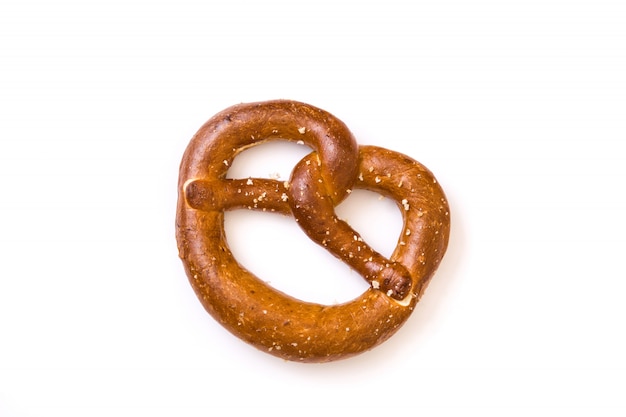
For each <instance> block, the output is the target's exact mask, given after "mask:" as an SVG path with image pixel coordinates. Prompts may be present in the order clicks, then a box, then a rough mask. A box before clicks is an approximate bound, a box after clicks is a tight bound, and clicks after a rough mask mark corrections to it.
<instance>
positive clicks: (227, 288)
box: [176, 100, 450, 362]
mask: <svg viewBox="0 0 626 417" xmlns="http://www.w3.org/2000/svg"><path fill="white" fill-rule="evenodd" d="M278 139H282V140H288V141H294V142H298V143H300V144H302V143H304V144H307V145H308V146H310V147H311V148H312V149H313V152H311V153H310V154H308V155H307V156H305V157H304V158H303V159H302V160H301V161H300V162H299V163H298V164H297V165H296V166H295V168H294V170H293V172H292V174H291V178H290V180H289V181H285V182H282V181H278V180H274V179H266V178H247V179H227V178H226V174H227V172H228V169H229V167H230V166H231V165H232V162H233V159H234V158H235V157H236V156H237V154H239V153H240V152H241V151H243V150H244V149H247V148H249V147H251V146H255V145H258V144H260V143H264V142H267V141H271V140H278ZM354 188H362V189H368V190H372V191H375V192H377V193H379V194H381V195H383V196H386V197H389V198H391V199H393V200H395V201H396V202H397V204H398V206H399V208H400V209H401V212H402V215H403V221H404V225H403V229H402V232H401V235H400V237H399V239H398V245H397V246H396V248H395V250H394V252H393V254H392V256H391V258H390V259H387V258H385V257H384V256H382V255H381V254H379V253H377V252H376V251H375V250H373V249H372V248H371V247H370V246H368V245H367V244H366V243H365V242H364V241H363V239H362V238H361V237H360V235H359V234H358V233H357V232H356V231H354V230H353V229H352V228H351V227H350V226H349V225H348V224H347V223H346V222H344V221H343V220H341V219H339V218H338V217H337V215H336V214H335V211H334V208H335V206H336V205H337V204H339V203H340V202H341V201H342V200H343V199H344V198H345V197H346V196H347V195H348V194H349V193H350V192H351V190H352V189H354ZM178 189H179V198H178V207H177V215H176V237H177V241H178V250H179V255H180V257H181V259H182V261H183V264H184V266H185V270H186V272H187V275H188V277H189V281H190V282H191V285H192V287H193V289H194V291H195V292H196V294H197V296H198V298H199V299H200V301H201V302H202V304H203V306H204V308H205V309H206V310H207V311H208V312H209V313H210V314H211V315H212V316H213V317H214V318H215V319H216V320H217V321H219V322H220V323H221V324H222V325H223V326H224V327H225V328H226V329H228V330H229V331H230V332H232V333H233V334H235V335H236V336H238V337H240V338H241V339H243V340H245V341H246V342H248V343H250V344H252V345H253V346H255V347H257V348H259V349H261V350H263V351H266V352H269V353H270V354H272V355H276V356H279V357H281V358H284V359H288V360H294V361H303V362H326V361H331V360H335V359H340V358H346V357H349V356H352V355H355V354H357V353H360V352H363V351H366V350H369V349H371V348H372V347H374V346H376V345H378V344H380V343H382V342H383V341H385V340H386V339H388V338H389V337H390V336H391V335H392V334H394V333H395V332H396V330H397V329H398V328H399V327H400V326H401V325H402V324H403V323H404V322H405V320H406V319H407V318H408V317H409V315H410V314H411V312H412V311H413V308H414V306H415V304H416V303H417V301H418V300H419V298H420V297H421V295H422V294H423V292H424V290H425V288H426V286H427V284H428V282H429V281H430V279H431V277H432V276H433V274H434V273H435V270H436V269H437V267H438V265H439V262H440V261H441V259H442V257H443V255H444V253H445V251H446V248H447V244H448V236H449V231H450V216H449V208H448V203H447V201H446V197H445V195H444V193H443V190H442V189H441V187H440V186H439V184H438V183H437V181H436V180H435V178H434V177H433V175H432V174H431V172H430V171H428V170H427V169H426V168H425V167H424V166H423V165H421V164H420V163H418V162H416V161H414V160H413V159H411V158H409V157H408V156H405V155H402V154H400V153H397V152H393V151H390V150H386V149H382V148H378V147H374V146H361V147H359V146H357V144H356V141H355V139H354V138H353V136H352V134H351V133H350V131H349V130H348V128H347V127H346V126H345V125H344V124H343V123H342V122H341V121H340V120H338V119H337V118H336V117H334V116H333V115H331V114H330V113H328V112H326V111H324V110H321V109H318V108H315V107H313V106H310V105H308V104H304V103H299V102H294V101H284V100H279V101H268V102H261V103H252V104H240V105H236V106H233V107H230V108H228V109H226V110H224V111H222V112H220V113H218V114H216V115H215V116H213V117H212V118H211V119H210V120H209V121H208V122H207V123H206V124H204V126H202V127H201V128H200V130H199V131H198V133H196V135H195V136H194V137H193V138H192V140H191V142H190V143H189V146H188V147H187V150H186V151H185V154H184V156H183V159H182V163H181V166H180V177H179V183H178ZM233 209H250V210H263V211H269V212H277V213H282V214H285V215H292V216H293V217H294V218H295V220H296V222H298V224H299V225H300V227H301V228H302V230H303V231H304V232H305V233H306V234H307V235H308V236H309V238H311V239H312V240H313V241H315V242H316V243H318V244H319V245H321V246H323V247H324V248H326V249H327V250H328V251H329V252H331V253H332V254H333V255H334V256H336V257H337V258H339V259H340V260H342V261H343V262H345V263H347V264H348V265H350V267H352V268H353V269H354V270H356V271H357V272H358V273H359V274H360V275H361V276H363V278H365V279H366V280H367V281H368V282H369V283H370V288H368V290H367V291H365V292H364V293H363V294H362V295H361V296H359V297H357V298H356V299H354V300H352V301H349V302H347V303H343V304H340V305H321V304H316V303H310V302H304V301H300V300H297V299H295V298H293V297H290V296H289V295H287V294H284V293H282V292H280V291H278V290H276V289H275V288H272V287H271V286H269V285H267V284H266V283H264V282H263V281H262V280H260V279H259V278H257V277H256V276H255V275H253V274H252V273H251V272H249V271H247V270H246V269H245V268H244V267H242V266H241V265H240V264H239V263H238V262H237V260H236V259H235V258H234V257H233V254H232V253H231V251H230V249H229V247H228V243H227V241H226V234H225V231H224V212H225V211H226V210H233Z"/></svg>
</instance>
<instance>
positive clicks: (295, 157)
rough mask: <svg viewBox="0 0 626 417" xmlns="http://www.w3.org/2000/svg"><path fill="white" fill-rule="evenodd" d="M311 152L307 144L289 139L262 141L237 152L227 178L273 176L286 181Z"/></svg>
mask: <svg viewBox="0 0 626 417" xmlns="http://www.w3.org/2000/svg"><path fill="white" fill-rule="evenodd" d="M311 152H312V149H311V148H310V147H308V146H307V145H304V144H302V145H299V144H298V143H296V142H290V141H287V140H272V141H270V142H260V143H259V144H258V145H253V146H252V147H250V148H247V149H245V150H244V151H242V152H241V153H239V154H237V156H236V157H235V159H234V160H233V162H232V164H231V165H230V168H229V169H228V172H227V174H226V178H237V179H242V178H249V177H252V178H273V179H276V180H281V181H285V180H288V179H289V177H290V175H291V170H292V169H293V167H294V166H295V165H296V164H297V163H298V161H300V160H301V159H302V158H303V157H304V156H306V155H307V154H309V153H311Z"/></svg>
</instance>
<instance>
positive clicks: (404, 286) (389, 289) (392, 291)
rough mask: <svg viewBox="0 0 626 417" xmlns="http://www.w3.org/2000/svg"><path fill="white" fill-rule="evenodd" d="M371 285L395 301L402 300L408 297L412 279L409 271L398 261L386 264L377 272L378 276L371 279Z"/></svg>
mask: <svg viewBox="0 0 626 417" xmlns="http://www.w3.org/2000/svg"><path fill="white" fill-rule="evenodd" d="M373 282H376V283H377V285H375V284H373V283H372V286H374V287H375V288H377V289H379V290H380V291H382V292H384V293H385V294H386V295H387V296H388V297H391V298H393V299H394V300H395V301H403V300H405V299H407V298H409V301H410V297H409V296H410V291H411V287H412V285H413V280H412V279H411V275H410V274H409V272H408V271H407V270H406V268H404V266H402V265H401V264H399V263H396V262H394V263H392V264H388V265H387V266H386V267H385V268H383V269H382V270H381V271H380V273H379V274H378V278H377V279H376V280H375V281H373Z"/></svg>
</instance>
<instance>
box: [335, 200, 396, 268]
mask: <svg viewBox="0 0 626 417" xmlns="http://www.w3.org/2000/svg"><path fill="white" fill-rule="evenodd" d="M335 213H336V214H337V216H338V217H339V218H340V219H342V220H344V221H346V222H347V223H348V224H349V225H350V226H352V228H353V229H354V230H355V231H357V232H358V233H359V234H360V235H361V237H362V238H363V240H364V241H365V243H367V244H368V245H370V246H371V247H372V249H374V250H375V251H377V252H378V253H380V254H381V255H383V256H385V257H387V258H390V257H391V254H392V253H393V251H394V250H395V249H396V245H397V244H398V237H399V236H400V233H401V232H402V226H403V223H402V221H403V219H402V213H400V209H399V208H398V205H397V204H396V203H395V202H394V201H393V200H391V199H390V198H387V197H383V196H381V195H380V194H378V193H375V192H373V191H368V190H360V189H356V190H354V191H352V193H350V195H349V196H348V198H346V199H345V200H344V201H343V202H341V204H339V205H338V206H337V207H336V208H335Z"/></svg>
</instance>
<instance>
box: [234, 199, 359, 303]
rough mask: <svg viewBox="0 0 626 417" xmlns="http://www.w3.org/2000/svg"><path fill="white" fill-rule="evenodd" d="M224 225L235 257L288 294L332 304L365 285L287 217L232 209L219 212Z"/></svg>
mask: <svg viewBox="0 0 626 417" xmlns="http://www.w3.org/2000/svg"><path fill="white" fill-rule="evenodd" d="M224 228H225V230H226V239H227V241H228V245H229V247H230V249H231V251H232V253H233V255H234V256H235V258H236V259H237V262H239V263H240V264H241V265H243V266H244V267H245V268H246V269H248V270H249V271H250V272H252V273H254V274H255V275H256V276H257V277H258V278H259V279H261V280H262V281H265V282H266V283H267V284H269V285H270V286H272V287H274V288H275V289H277V290H279V291H282V292H284V293H286V294H289V295H290V296H292V297H295V298H297V299H300V300H302V301H308V302H314V303H320V304H326V305H333V304H339V303H343V302H347V301H350V300H352V299H354V298H356V297H358V296H359V295H361V294H363V293H364V292H365V291H366V290H367V289H368V288H369V284H368V283H367V282H366V281H365V280H364V279H363V278H361V276H360V275H358V274H357V273H356V272H355V271H353V270H352V269H351V268H350V267H349V266H348V265H346V264H344V263H342V262H341V261H340V260H338V259H337V258H335V257H334V256H332V255H331V254H330V253H329V252H327V251H326V250H325V249H323V248H322V247H320V246H318V245H317V244H315V243H314V242H313V241H311V240H310V239H309V238H308V237H307V236H306V235H305V234H304V232H302V230H301V229H300V227H299V226H298V225H297V223H296V222H295V221H294V219H293V218H291V217H287V216H281V215H277V214H271V213H264V212H259V211H248V210H233V211H228V212H226V213H225V214H224Z"/></svg>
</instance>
